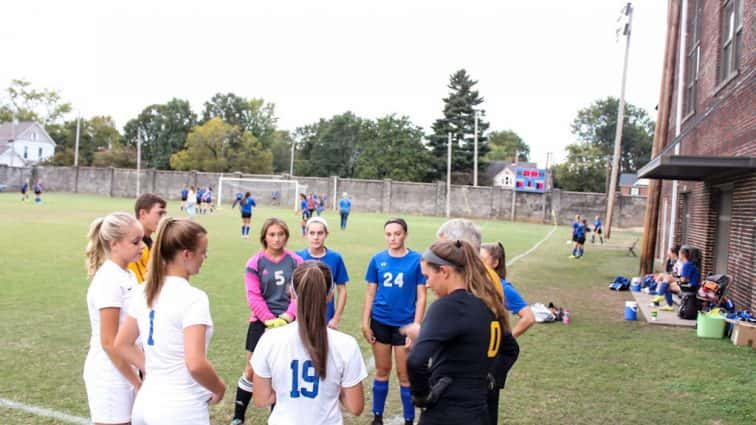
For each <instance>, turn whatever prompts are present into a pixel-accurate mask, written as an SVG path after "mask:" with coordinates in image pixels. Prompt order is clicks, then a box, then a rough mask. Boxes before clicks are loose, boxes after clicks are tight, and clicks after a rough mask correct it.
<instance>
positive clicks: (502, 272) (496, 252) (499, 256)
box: [480, 242, 507, 279]
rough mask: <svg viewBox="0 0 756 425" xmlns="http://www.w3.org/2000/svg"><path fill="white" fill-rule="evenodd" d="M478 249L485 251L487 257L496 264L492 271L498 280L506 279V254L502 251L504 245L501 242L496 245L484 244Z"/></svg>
mask: <svg viewBox="0 0 756 425" xmlns="http://www.w3.org/2000/svg"><path fill="white" fill-rule="evenodd" d="M480 249H483V250H485V251H486V252H487V253H488V255H490V256H491V258H493V259H494V260H496V261H497V262H498V264H497V265H496V267H494V268H493V269H494V271H495V272H496V274H498V275H499V277H500V278H502V279H506V278H507V252H506V251H505V250H504V245H502V244H501V242H496V243H484V244H483V245H481V246H480Z"/></svg>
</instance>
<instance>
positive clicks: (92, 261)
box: [84, 212, 141, 278]
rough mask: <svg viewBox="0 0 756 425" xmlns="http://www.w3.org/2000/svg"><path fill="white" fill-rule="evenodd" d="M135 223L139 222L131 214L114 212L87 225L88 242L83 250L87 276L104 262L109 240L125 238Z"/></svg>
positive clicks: (108, 248)
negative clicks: (85, 258)
mask: <svg viewBox="0 0 756 425" xmlns="http://www.w3.org/2000/svg"><path fill="white" fill-rule="evenodd" d="M135 224H139V222H138V221H137V220H136V218H134V217H133V216H132V215H130V214H128V213H125V212H114V213H112V214H108V215H107V216H105V217H99V218H96V219H95V220H94V221H93V222H92V224H90V225H89V232H87V239H88V242H87V247H86V249H85V250H84V255H85V256H86V257H87V261H86V267H87V276H89V277H90V278H91V277H92V276H94V275H95V273H96V272H97V269H99V268H100V266H101V265H102V263H104V262H105V260H106V257H107V256H108V255H109V254H110V242H115V241H120V240H122V239H123V238H125V237H126V235H127V234H128V232H129V228H130V227H131V226H133V225H135ZM140 226H141V225H140Z"/></svg>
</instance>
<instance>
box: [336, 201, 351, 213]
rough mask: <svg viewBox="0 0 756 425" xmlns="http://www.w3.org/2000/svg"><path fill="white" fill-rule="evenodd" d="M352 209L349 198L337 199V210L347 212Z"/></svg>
mask: <svg viewBox="0 0 756 425" xmlns="http://www.w3.org/2000/svg"><path fill="white" fill-rule="evenodd" d="M351 209H352V201H350V200H349V199H341V200H340V201H339V211H341V212H343V213H348V212H349V210H351Z"/></svg>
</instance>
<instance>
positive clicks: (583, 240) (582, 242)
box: [577, 236, 585, 245]
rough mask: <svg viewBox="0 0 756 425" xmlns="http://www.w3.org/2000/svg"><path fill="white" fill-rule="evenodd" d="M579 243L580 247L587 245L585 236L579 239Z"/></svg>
mask: <svg viewBox="0 0 756 425" xmlns="http://www.w3.org/2000/svg"><path fill="white" fill-rule="evenodd" d="M577 243H579V244H580V245H582V244H584V243H585V236H581V237H579V238H577Z"/></svg>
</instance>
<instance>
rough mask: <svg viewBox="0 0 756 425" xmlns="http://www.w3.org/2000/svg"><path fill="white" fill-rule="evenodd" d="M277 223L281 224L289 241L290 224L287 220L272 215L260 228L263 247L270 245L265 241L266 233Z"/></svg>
mask: <svg viewBox="0 0 756 425" xmlns="http://www.w3.org/2000/svg"><path fill="white" fill-rule="evenodd" d="M275 225H279V226H281V228H282V229H283V231H284V233H285V234H286V242H288V241H289V226H287V225H286V222H285V221H283V220H281V219H280V218H275V217H271V218H268V219H266V220H265V222H264V223H263V225H262V227H261V228H260V243H261V244H262V246H263V248H267V247H268V243H267V242H265V235H266V234H267V233H268V229H270V227H271V226H275Z"/></svg>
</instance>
